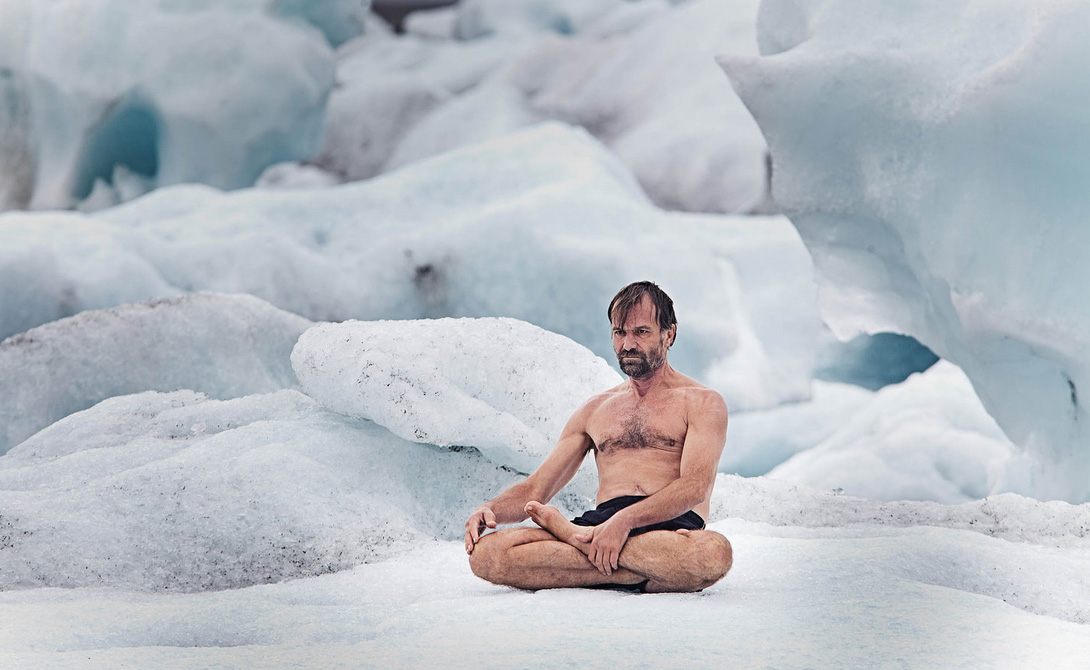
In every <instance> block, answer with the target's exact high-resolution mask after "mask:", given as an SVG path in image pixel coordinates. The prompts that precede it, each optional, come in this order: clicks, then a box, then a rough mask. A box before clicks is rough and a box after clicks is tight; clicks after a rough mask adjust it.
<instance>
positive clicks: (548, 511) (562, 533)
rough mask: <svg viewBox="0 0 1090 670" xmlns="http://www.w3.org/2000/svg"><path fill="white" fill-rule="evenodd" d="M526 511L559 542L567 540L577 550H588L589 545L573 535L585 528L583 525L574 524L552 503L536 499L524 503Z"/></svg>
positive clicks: (584, 551)
mask: <svg viewBox="0 0 1090 670" xmlns="http://www.w3.org/2000/svg"><path fill="white" fill-rule="evenodd" d="M525 510H526V513H527V514H529V515H530V519H532V520H533V522H534V523H536V524H537V525H539V526H541V527H542V528H544V529H545V530H547V531H549V532H550V533H552V534H553V536H554V537H556V539H558V540H560V541H561V542H567V543H568V544H570V545H571V546H573V547H575V548H576V549H578V550H579V551H581V552H583V553H584V554H586V553H587V552H589V551H590V548H589V547H590V545H588V544H587V543H586V542H580V541H579V540H577V539H575V536H576V535H577V534H579V533H580V532H581V531H585V530H587V529H586V527H585V526H576V525H575V524H574V523H572V522H571V521H568V520H567V519H566V518H564V514H563V513H561V511H560V510H558V509H557V508H555V507H553V506H552V505H544V504H542V503H539V502H538V501H536V500H531V501H530V502H528V503H526V507H525Z"/></svg>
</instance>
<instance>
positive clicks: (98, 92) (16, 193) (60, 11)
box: [0, 0, 365, 209]
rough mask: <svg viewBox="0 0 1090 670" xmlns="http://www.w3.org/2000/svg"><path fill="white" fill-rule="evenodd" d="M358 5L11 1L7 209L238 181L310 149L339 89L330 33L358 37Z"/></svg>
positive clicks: (1, 20)
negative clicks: (160, 187) (328, 101)
mask: <svg viewBox="0 0 1090 670" xmlns="http://www.w3.org/2000/svg"><path fill="white" fill-rule="evenodd" d="M362 5H363V3H360V2H353V1H349V0H324V1H321V2H298V1H294V0H288V1H279V0H276V1H274V0H241V1H239V2H231V3H207V2H200V1H197V0H186V1H181V2H166V1H160V2H141V3H137V4H135V5H133V4H132V3H127V2H96V3H86V2H78V1H76V0H42V1H41V2H30V3H28V2H9V3H4V5H3V6H2V7H0V73H3V74H0V110H3V111H0V176H2V179H0V183H2V184H3V186H0V209H10V208H14V207H27V206H30V207H34V208H64V207H69V206H71V205H73V204H75V203H76V202H78V201H80V200H83V199H84V198H87V197H88V196H91V195H92V193H93V192H94V191H95V189H96V188H97V189H98V193H97V194H95V201H96V206H101V205H108V204H111V202H112V201H116V200H117V199H119V198H120V197H121V196H122V195H124V194H123V193H122V191H125V190H126V189H130V193H129V194H130V195H132V194H133V192H132V191H131V189H133V188H135V189H136V190H135V193H137V194H138V193H139V192H142V190H146V189H147V188H148V187H149V186H151V185H156V184H158V185H165V184H177V183H181V182H188V181H197V182H203V183H207V184H212V185H215V186H218V187H221V188H238V187H241V186H248V185H250V184H252V183H253V181H254V179H256V178H257V176H258V175H259V174H260V173H261V171H262V170H263V169H264V168H265V167H266V166H268V165H269V164H271V163H275V162H278V161H284V160H298V159H301V158H305V157H308V156H310V155H312V154H313V153H314V152H315V151H316V149H318V147H319V142H320V139H321V132H322V123H323V116H324V108H325V103H326V98H327V96H328V94H329V90H330V89H331V87H332V85H333V70H334V58H333V52H332V50H331V49H330V46H329V44H328V43H327V41H326V37H328V38H329V39H331V40H332V41H334V42H339V41H343V40H344V39H347V38H348V37H350V36H352V35H354V34H356V33H358V26H357V27H356V28H355V29H353V28H352V27H351V26H352V25H353V21H355V20H358V19H359V17H360V15H361V14H362V10H363V9H365V7H363V6H362ZM308 21H309V22H311V23H313V26H318V27H320V28H322V29H324V30H325V31H326V33H325V34H323V33H321V32H319V31H318V30H315V28H314V27H313V26H312V25H307V23H306V22H308ZM273 44H275V45H276V47H275V48H270V46H269V45H273ZM117 166H123V168H124V169H123V170H122V172H121V173H118V172H117V169H116V168H117ZM126 173H129V174H130V178H128V179H127V180H126V182H125V184H118V183H113V181H114V177H115V175H117V174H121V175H125V174H126ZM131 175H135V176H137V177H139V178H142V179H144V180H146V181H147V182H148V184H144V185H141V183H139V180H135V181H134V179H133V178H131ZM96 185H97V186H96Z"/></svg>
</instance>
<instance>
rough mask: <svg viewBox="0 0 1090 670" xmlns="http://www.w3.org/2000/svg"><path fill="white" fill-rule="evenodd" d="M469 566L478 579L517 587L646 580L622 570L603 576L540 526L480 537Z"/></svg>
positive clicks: (470, 556) (573, 548)
mask: <svg viewBox="0 0 1090 670" xmlns="http://www.w3.org/2000/svg"><path fill="white" fill-rule="evenodd" d="M558 513H559V512H558ZM469 566H470V568H471V569H472V570H473V574H475V575H477V576H478V577H480V578H481V579H485V580H488V581H490V582H492V583H493V584H503V585H505V586H515V587H518V588H520V589H551V588H560V587H567V586H595V585H597V584H638V583H640V582H642V581H644V580H645V579H646V577H643V576H641V575H638V574H636V573H634V572H631V571H629V570H623V569H622V570H615V571H614V572H613V574H612V575H610V576H608V577H607V576H605V575H603V574H602V573H601V572H599V571H598V568H596V567H594V565H593V564H592V563H591V562H590V560H589V559H588V558H587V557H586V556H585V555H583V554H582V553H580V552H579V550H577V549H576V548H575V547H573V546H571V545H570V544H567V543H566V542H561V541H560V540H558V539H556V537H554V536H553V535H552V534H551V533H549V532H548V531H546V530H542V529H541V528H507V529H504V530H499V531H496V532H494V533H489V534H487V535H485V536H483V537H481V539H480V540H479V541H478V542H477V545H476V546H475V547H474V548H473V553H472V554H470V555H469Z"/></svg>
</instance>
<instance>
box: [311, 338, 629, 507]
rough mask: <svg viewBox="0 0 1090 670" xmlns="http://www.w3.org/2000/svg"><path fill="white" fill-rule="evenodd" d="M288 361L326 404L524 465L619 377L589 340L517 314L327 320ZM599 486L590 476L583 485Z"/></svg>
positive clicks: (405, 432) (530, 467) (407, 434)
mask: <svg viewBox="0 0 1090 670" xmlns="http://www.w3.org/2000/svg"><path fill="white" fill-rule="evenodd" d="M291 361H292V366H293V368H294V369H295V373H296V375H297V376H298V378H299V381H300V383H301V384H302V387H303V390H304V391H305V392H306V393H307V394H308V395H309V396H311V397H312V398H314V399H316V400H318V401H319V402H321V403H322V404H323V405H325V406H326V407H329V408H330V409H333V410H335V411H337V412H340V413H342V414H346V415H348V416H354V417H358V418H362V419H370V420H371V421H374V422H375V423H378V424H380V425H382V426H385V427H386V428H388V429H389V430H390V431H391V432H393V433H394V434H395V435H397V436H398V437H401V438H402V439H406V440H412V441H414V442H424V443H430V444H436V445H441V446H473V447H476V448H477V449H479V450H480V451H481V452H482V453H483V454H484V455H485V456H486V457H488V458H489V459H491V460H492V461H494V462H496V463H499V464H501V465H507V466H510V467H512V468H514V469H516V470H518V471H520V472H523V473H527V474H528V473H530V472H533V471H534V469H536V468H537V466H538V465H540V464H541V461H542V460H543V459H544V457H545V456H546V454H548V452H549V450H551V449H552V447H553V445H554V444H555V443H556V440H557V439H558V438H559V437H560V432H561V430H562V429H563V428H564V424H565V423H566V422H567V420H568V417H569V416H571V414H572V412H574V411H575V410H576V408H578V407H579V406H580V405H582V404H583V403H584V402H585V401H586V400H588V399H589V398H590V397H591V396H593V395H596V394H599V393H602V392H603V391H606V390H608V389H610V388H613V387H614V386H616V385H618V384H620V383H621V379H622V378H621V376H620V375H619V374H618V373H617V372H615V371H614V370H613V369H612V368H611V367H610V366H609V364H608V363H606V362H605V361H604V360H602V359H601V358H598V357H597V356H595V355H594V354H593V353H591V352H590V351H589V350H588V349H586V348H585V347H582V346H580V345H578V344H576V343H575V342H572V341H571V340H569V339H567V338H565V337H562V336H560V335H556V334H555V333H550V332H548V331H545V330H542V329H541V328H538V327H537V326H532V325H530V324H528V323H524V322H522V321H516V320H514V319H437V320H425V321H377V322H360V321H353V322H348V323H339V324H322V325H319V326H315V327H313V328H311V329H310V330H308V331H306V332H305V333H304V334H303V336H302V337H301V338H299V342H298V344H297V345H296V346H295V350H294V351H293V352H292V356H291ZM512 391H515V392H512ZM596 487H597V480H596V479H592V481H591V482H590V486H589V487H588V490H586V491H584V493H585V494H586V495H588V496H590V497H593V495H594V491H595V489H596Z"/></svg>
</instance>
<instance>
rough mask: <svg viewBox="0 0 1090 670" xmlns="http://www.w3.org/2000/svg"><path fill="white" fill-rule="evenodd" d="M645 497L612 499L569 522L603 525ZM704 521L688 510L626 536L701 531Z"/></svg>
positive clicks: (633, 530) (577, 524)
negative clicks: (654, 532)
mask: <svg viewBox="0 0 1090 670" xmlns="http://www.w3.org/2000/svg"><path fill="white" fill-rule="evenodd" d="M646 497H647V496H621V497H619V498H614V499H613V500H607V501H605V502H604V503H602V504H601V505H598V506H597V507H595V508H594V509H592V510H587V511H586V512H583V513H582V514H580V515H579V516H577V517H575V518H574V519H572V520H571V522H572V523H574V524H575V525H576V526H597V525H599V524H601V523H605V521H606V519H608V518H609V517H611V516H613V515H614V514H616V513H617V512H620V511H621V510H623V509H624V508H626V507H628V506H629V505H634V504H636V503H638V502H639V501H641V500H643V499H644V498H646ZM703 529H704V519H702V518H700V515H699V514H697V513H696V512H694V511H692V510H689V511H688V512H686V513H684V514H682V515H681V516H679V517H675V518H673V519H670V520H669V521H660V522H659V523H653V524H650V525H647V526H640V527H639V528H633V529H632V531H631V532H630V533H629V534H628V536H629V537H633V536H635V535H640V534H641V533H646V532H648V531H651V530H703Z"/></svg>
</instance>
